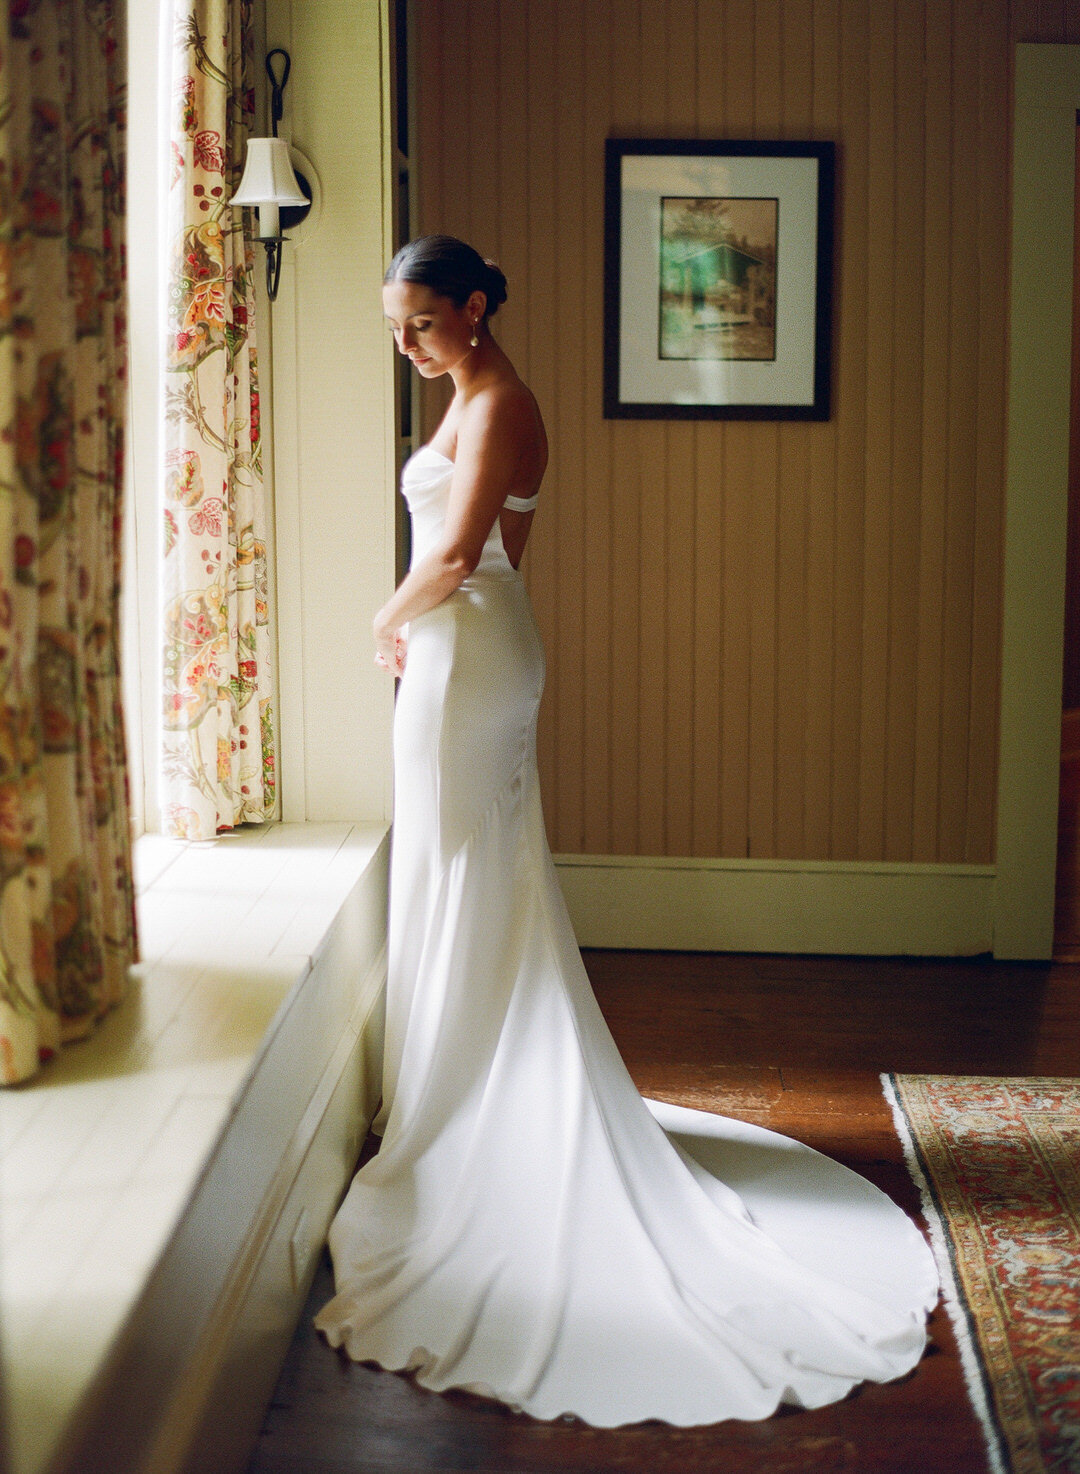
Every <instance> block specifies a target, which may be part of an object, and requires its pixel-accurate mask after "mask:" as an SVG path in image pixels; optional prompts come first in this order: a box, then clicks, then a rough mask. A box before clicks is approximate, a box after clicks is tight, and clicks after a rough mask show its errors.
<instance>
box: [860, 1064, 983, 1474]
mask: <svg viewBox="0 0 1080 1474" xmlns="http://www.w3.org/2000/svg"><path fill="white" fill-rule="evenodd" d="M879 1078H880V1080H881V1089H882V1091H883V1093H884V1095H885V1099H886V1100H887V1101H888V1102H889V1107H890V1109H891V1111H892V1116H893V1123H894V1125H895V1126H896V1134H897V1136H899V1138H900V1141H901V1143H902V1144H903V1148H904V1160H905V1162H906V1163H907V1169H908V1172H909V1173H910V1174H911V1179H912V1181H913V1182H914V1183H915V1185H916V1187H917V1188H918V1189H919V1194H920V1196H921V1198H922V1210H923V1216H924V1217H925V1219H926V1222H927V1224H928V1225H929V1228H930V1244H931V1247H932V1248H933V1251H934V1258H935V1260H936V1261H937V1267H938V1272H939V1274H940V1276H941V1285H942V1289H943V1290H944V1292H945V1308H946V1310H947V1311H948V1314H949V1320H950V1321H951V1322H952V1328H953V1334H954V1335H955V1336H956V1344H957V1346H958V1347H959V1350H960V1363H961V1366H962V1367H963V1369H964V1380H965V1382H966V1383H967V1389H968V1396H969V1398H970V1399H971V1405H972V1408H973V1409H974V1411H975V1416H976V1417H977V1418H978V1420H979V1423H980V1425H981V1426H982V1430H983V1436H984V1438H985V1439H986V1455H987V1458H988V1460H989V1463H990V1471H991V1474H1011V1470H1012V1463H1011V1460H1010V1459H1009V1457H1008V1455H1007V1453H1006V1451H1005V1448H1004V1446H1003V1444H1002V1440H1001V1432H1000V1430H999V1428H998V1426H997V1420H996V1419H995V1417H994V1415H993V1412H992V1411H991V1407H990V1398H989V1394H988V1391H987V1386H986V1376H985V1373H984V1371H983V1367H982V1364H981V1362H980V1360H979V1355H978V1352H977V1351H976V1349H975V1342H974V1339H973V1337H972V1333H971V1324H970V1321H969V1319H968V1313H967V1310H966V1309H965V1308H964V1303H963V1300H962V1299H961V1297H960V1291H959V1289H958V1287H957V1283H956V1276H955V1274H954V1273H953V1261H952V1254H951V1252H950V1249H949V1231H948V1228H947V1227H946V1224H945V1220H944V1218H943V1217H942V1214H941V1212H940V1210H939V1209H938V1206H937V1203H936V1202H935V1201H934V1195H933V1193H932V1192H931V1190H930V1184H929V1182H928V1181H927V1179H926V1174H925V1173H924V1171H923V1169H922V1163H921V1162H920V1161H919V1154H918V1150H917V1148H916V1146H915V1139H914V1137H913V1136H912V1134H911V1127H910V1125H909V1123H908V1118H907V1116H906V1115H905V1114H904V1108H903V1106H902V1105H901V1104H900V1097H899V1094H898V1092H897V1089H896V1080H895V1077H894V1076H893V1075H891V1074H885V1073H883V1074H881V1075H880V1076H879Z"/></svg>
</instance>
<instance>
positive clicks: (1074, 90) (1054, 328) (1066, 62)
mask: <svg viewBox="0 0 1080 1474" xmlns="http://www.w3.org/2000/svg"><path fill="white" fill-rule="evenodd" d="M1014 78H1015V80H1014V107H1013V172H1012V185H1013V187H1012V237H1011V267H1010V291H1009V303H1010V310H1009V332H1010V344H1009V415H1008V451H1007V459H1006V486H1005V548H1004V569H1003V572H1004V588H1003V622H1002V655H1001V726H1000V749H999V760H998V795H997V815H998V819H997V857H996V860H997V863H996V875H995V885H994V956H995V957H1001V958H1049V957H1050V956H1051V955H1052V953H1053V943H1054V886H1055V877H1056V869H1057V811H1058V784H1059V777H1060V762H1061V693H1062V658H1063V654H1064V630H1065V539H1066V527H1067V513H1068V494H1069V410H1070V387H1071V375H1072V318H1071V313H1068V312H1064V313H1063V312H1062V311H1061V304H1062V303H1069V302H1071V301H1072V295H1073V217H1074V196H1075V187H1076V186H1075V181H1076V126H1077V112H1078V110H1080V46H1063V45H1035V44H1028V43H1024V44H1020V45H1018V46H1017V48H1016V66H1015V73H1014Z"/></svg>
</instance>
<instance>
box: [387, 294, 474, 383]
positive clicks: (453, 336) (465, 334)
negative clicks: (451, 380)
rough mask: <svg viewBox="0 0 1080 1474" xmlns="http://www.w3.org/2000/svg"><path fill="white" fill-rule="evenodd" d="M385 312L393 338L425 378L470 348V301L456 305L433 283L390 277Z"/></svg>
mask: <svg viewBox="0 0 1080 1474" xmlns="http://www.w3.org/2000/svg"><path fill="white" fill-rule="evenodd" d="M383 312H384V314H385V316H386V320H387V322H389V324H390V326H391V327H392V328H393V330H394V342H395V343H396V344H397V347H398V351H399V352H400V353H404V354H405V355H406V357H407V358H409V359H410V361H411V362H412V363H413V364H414V365H415V367H416V369H417V371H418V372H419V373H421V374H422V375H423V376H424V378H425V379H435V378H438V377H439V375H440V374H445V373H447V372H448V371H449V370H450V369H452V368H453V367H454V365H455V364H457V363H460V361H461V360H462V359H463V358H464V357H465V355H466V354H467V353H468V352H469V339H470V338H471V337H472V319H471V318H470V316H469V312H468V304H466V306H465V307H455V306H454V303H453V302H452V301H451V300H450V298H449V297H442V296H440V295H439V294H438V292H433V291H432V290H431V288H430V287H422V286H419V285H417V283H416V282H409V281H391V282H387V283H386V284H385V286H384V287H383Z"/></svg>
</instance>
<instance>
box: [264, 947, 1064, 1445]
mask: <svg viewBox="0 0 1080 1474" xmlns="http://www.w3.org/2000/svg"><path fill="white" fill-rule="evenodd" d="M584 956H585V961H586V965H587V967H588V969H589V974H590V976H591V978H592V980H593V985H594V987H595V989H596V992H597V997H598V998H599V1000H600V1004H601V1006H602V1008H603V1010H604V1014H605V1016H606V1018H607V1020H608V1022H609V1024H610V1026H611V1029H612V1032H613V1034H614V1035H615V1039H616V1042H617V1044H618V1045H619V1048H620V1050H621V1051H622V1053H623V1057H624V1058H625V1060H626V1062H627V1065H628V1067H629V1068H630V1071H631V1073H632V1074H633V1076H634V1079H635V1081H636V1083H637V1085H638V1087H639V1089H640V1090H641V1091H642V1092H643V1093H644V1094H646V1095H652V1096H657V1097H662V1098H663V1099H666V1100H672V1101H675V1102H677V1103H679V1104H682V1105H691V1106H697V1107H701V1108H704V1109H708V1110H714V1111H718V1112H720V1113H722V1114H726V1115H732V1116H738V1117H741V1118H743V1119H746V1120H750V1121H755V1122H758V1123H760V1124H762V1125H765V1126H769V1127H772V1128H773V1129H775V1130H779V1131H783V1132H785V1133H786V1134H788V1135H791V1136H794V1137H798V1138H799V1139H800V1140H802V1141H805V1142H807V1143H808V1144H809V1145H811V1146H814V1147H817V1148H818V1149H819V1150H821V1151H825V1152H828V1153H830V1155H833V1156H835V1157H837V1158H838V1159H839V1160H841V1161H843V1162H846V1163H848V1164H849V1165H850V1166H852V1167H855V1168H856V1169H857V1170H858V1171H860V1172H862V1173H863V1174H864V1175H865V1176H867V1177H869V1178H871V1179H872V1180H873V1181H875V1182H877V1183H878V1185H879V1186H881V1187H882V1188H883V1189H884V1190H885V1191H887V1192H888V1193H890V1194H891V1195H892V1196H893V1197H894V1198H895V1199H896V1201H897V1202H899V1203H900V1204H901V1205H902V1206H903V1207H904V1208H905V1209H907V1210H908V1211H909V1212H911V1213H912V1214H913V1215H916V1216H917V1215H918V1194H917V1192H916V1190H915V1188H914V1186H913V1184H912V1183H911V1180H910V1178H909V1177H908V1174H907V1171H906V1169H905V1167H904V1164H903V1154H902V1151H901V1148H900V1143H899V1141H898V1139H897V1137H896V1134H895V1132H894V1130H893V1125H892V1119H891V1116H890V1113H889V1110H888V1107H887V1105H886V1103H885V1101H884V1098H883V1097H882V1094H881V1089H880V1085H879V1082H878V1073H879V1072H880V1071H882V1070H896V1071H902V1072H913V1073H956V1074H999V1075H1033V1074H1045V1075H1074V1076H1075V1075H1080V966H1077V965H1071V964H1070V965H1065V964H1058V963H1054V964H1038V963H1034V964H1033V963H1022V964H1021V963H999V962H993V961H991V960H989V959H981V958H980V959H974V960H972V959H964V960H960V961H953V960H941V959H910V958H884V959H863V958H852V957H793V956H788V955H762V954H753V955H713V954H701V953H640V952H586V953H585V954H584ZM368 1149H370V1144H369V1148H368ZM332 1294H333V1283H332V1277H331V1270H330V1261H329V1256H328V1255H327V1253H326V1251H325V1250H324V1253H323V1257H322V1260H321V1262H320V1266H319V1271H318V1274H317V1275H316V1278H315V1282H314V1284H313V1286H312V1291H311V1295H310V1297H309V1300H308V1303H307V1305H306V1306H305V1309H304V1313H303V1315H302V1316H301V1319H300V1323H299V1326H298V1328H297V1333H296V1336H295V1338H294V1341H293V1344H292V1346H291V1348H290V1351H289V1355H288V1357H287V1359H286V1362H285V1366H284V1368H283V1370H282V1374H281V1378H280V1380H279V1383H278V1386H277V1388H276V1391H275V1394H274V1398H273V1400H272V1402H271V1405H270V1407H269V1409H268V1411H267V1415H266V1419H265V1422H264V1426H263V1430H262V1433H261V1435H260V1438H259V1441H258V1444H257V1447H256V1449H255V1451H254V1454H253V1458H252V1462H251V1465H250V1470H249V1474H345V1471H349V1474H427V1471H435V1470H471V1471H477V1474H556V1471H575V1474H584V1471H588V1474H616V1471H618V1474H702V1471H709V1474H720V1471H725V1474H726V1471H729V1470H730V1471H736V1470H737V1471H739V1474H803V1471H807V1474H809V1471H814V1474H817V1471H857V1474H969V1471H970V1474H983V1471H984V1470H985V1469H986V1461H985V1458H984V1456H983V1453H982V1440H981V1435H980V1432H979V1429H978V1427H977V1425H976V1423H975V1420H974V1418H973V1416H972V1413H971V1410H970V1407H969V1405H968V1400H967V1396H966V1393H965V1390H964V1385H963V1376H962V1372H961V1368H960V1362H959V1357H958V1354H957V1349H956V1344H955V1341H954V1339H953V1336H952V1330H951V1327H950V1325H949V1323H948V1319H947V1317H946V1315H945V1313H944V1311H943V1310H938V1312H937V1313H936V1314H935V1316H934V1318H933V1321H932V1323H931V1333H932V1344H931V1348H930V1350H929V1351H928V1353H927V1355H926V1357H925V1358H924V1359H923V1361H922V1362H921V1363H920V1365H919V1366H918V1367H917V1368H916V1369H915V1370H914V1372H912V1373H911V1374H910V1375H909V1376H908V1377H906V1378H904V1379H903V1380H901V1381H899V1382H893V1383H890V1384H889V1385H888V1386H885V1387H873V1386H863V1387H860V1388H857V1389H856V1390H855V1392H853V1393H852V1395H851V1396H850V1397H848V1398H847V1399H846V1400H845V1401H843V1402H841V1403H837V1404H834V1405H833V1406H831V1407H827V1408H821V1409H819V1410H817V1411H814V1412H803V1411H795V1410H787V1411H783V1412H781V1413H779V1414H777V1415H776V1416H775V1417H773V1418H770V1419H767V1420H766V1421H764V1422H761V1423H739V1422H729V1423H722V1424H718V1425H716V1426H715V1427H710V1428H696V1429H673V1428H670V1427H668V1426H666V1425H664V1424H658V1423H653V1424H639V1425H637V1426H635V1427H632V1428H626V1429H613V1430H608V1429H593V1428H588V1427H586V1426H585V1425H583V1424H581V1423H578V1422H559V1423H553V1424H547V1423H539V1422H536V1421H534V1420H532V1419H530V1418H527V1417H525V1416H523V1415H515V1414H513V1413H511V1412H509V1411H508V1410H507V1409H505V1408H503V1407H501V1406H498V1405H494V1404H491V1403H485V1402H484V1401H482V1400H480V1399H478V1398H474V1397H471V1396H469V1395H467V1394H464V1393H450V1394H446V1395H443V1396H440V1395H438V1394H435V1393H430V1392H426V1391H424V1390H423V1389H422V1388H419V1387H417V1386H415V1385H414V1383H413V1382H412V1381H411V1380H410V1379H409V1378H407V1377H404V1376H400V1375H395V1374H394V1373H390V1372H382V1371H379V1370H376V1369H374V1368H370V1367H364V1366H359V1365H357V1364H355V1363H353V1362H350V1361H349V1360H348V1359H347V1357H346V1356H345V1354H344V1352H334V1351H333V1350H331V1349H330V1348H329V1347H328V1346H327V1345H326V1344H325V1342H324V1341H323V1340H322V1338H321V1337H320V1336H319V1335H318V1334H317V1333H316V1332H315V1331H314V1329H313V1328H312V1325H311V1318H312V1317H313V1316H314V1315H315V1313H316V1311H317V1310H318V1308H319V1306H320V1305H322V1303H323V1302H324V1301H325V1300H327V1299H329V1297H330V1296H331V1295H332Z"/></svg>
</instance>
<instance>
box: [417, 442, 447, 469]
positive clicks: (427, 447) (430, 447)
mask: <svg viewBox="0 0 1080 1474" xmlns="http://www.w3.org/2000/svg"><path fill="white" fill-rule="evenodd" d="M421 450H430V451H431V454H432V455H434V456H438V457H439V460H440V461H445V462H446V464H447V465H448V466H452V465H454V462H453V461H452V460H451V459H450V457H449V456H444V455H443V453H442V451H441V450H436V449H435V447H434V446H433V445H429V444H426V443H425V444H424V445H422V446H420V449H419V450H418V451H417V452H416V454H417V455H419V454H420V451H421Z"/></svg>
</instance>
